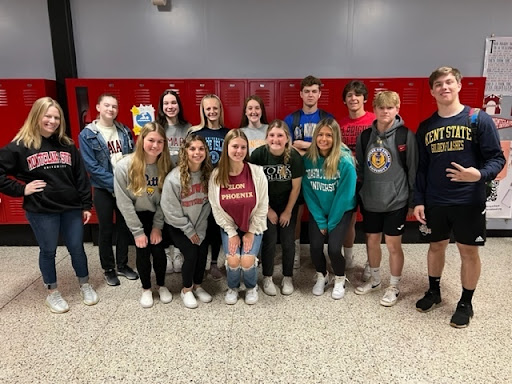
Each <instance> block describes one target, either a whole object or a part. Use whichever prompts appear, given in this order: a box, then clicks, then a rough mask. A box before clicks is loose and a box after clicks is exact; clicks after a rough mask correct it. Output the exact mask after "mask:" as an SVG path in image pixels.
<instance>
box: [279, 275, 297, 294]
mask: <svg viewBox="0 0 512 384" xmlns="http://www.w3.org/2000/svg"><path fill="white" fill-rule="evenodd" d="M294 290H295V288H294V287H293V279H292V277H291V276H285V277H283V281H282V282H281V293H282V294H283V295H286V296H288V295H291V294H292V293H293V291H294Z"/></svg>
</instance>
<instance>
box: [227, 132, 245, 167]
mask: <svg viewBox="0 0 512 384" xmlns="http://www.w3.org/2000/svg"><path fill="white" fill-rule="evenodd" d="M246 156H247V141H245V140H244V139H242V138H241V137H236V138H234V139H232V140H231V141H230V142H229V144H228V157H229V159H230V160H231V161H234V162H242V161H244V159H245V157H246Z"/></svg>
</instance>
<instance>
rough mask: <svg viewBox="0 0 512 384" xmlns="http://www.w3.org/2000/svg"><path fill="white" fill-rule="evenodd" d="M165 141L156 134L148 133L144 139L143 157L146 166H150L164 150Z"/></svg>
mask: <svg viewBox="0 0 512 384" xmlns="http://www.w3.org/2000/svg"><path fill="white" fill-rule="evenodd" d="M165 140H167V139H166V138H165V137H162V136H161V135H160V134H159V133H158V132H149V133H148V134H147V135H146V137H144V156H145V158H146V163H147V164H152V163H154V162H155V161H156V159H157V158H158V156H159V155H160V154H161V153H162V151H163V149H164V143H165Z"/></svg>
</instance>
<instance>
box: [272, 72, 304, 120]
mask: <svg viewBox="0 0 512 384" xmlns="http://www.w3.org/2000/svg"><path fill="white" fill-rule="evenodd" d="M300 82H301V80H277V84H278V88H277V89H278V92H277V101H276V114H277V116H276V117H277V118H279V119H284V118H285V117H286V116H287V115H289V114H290V113H292V112H294V111H296V110H297V109H300V108H302V99H301V98H300Z"/></svg>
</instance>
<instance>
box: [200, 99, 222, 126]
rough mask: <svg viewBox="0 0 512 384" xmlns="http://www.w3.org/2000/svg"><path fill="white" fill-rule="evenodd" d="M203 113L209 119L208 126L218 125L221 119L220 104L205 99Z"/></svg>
mask: <svg viewBox="0 0 512 384" xmlns="http://www.w3.org/2000/svg"><path fill="white" fill-rule="evenodd" d="M203 111H204V114H205V116H206V119H207V124H208V126H210V125H213V124H216V123H217V122H218V121H219V118H220V103H219V101H218V100H217V99H215V98H211V99H204V100H203Z"/></svg>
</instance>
